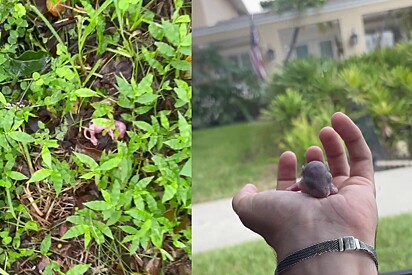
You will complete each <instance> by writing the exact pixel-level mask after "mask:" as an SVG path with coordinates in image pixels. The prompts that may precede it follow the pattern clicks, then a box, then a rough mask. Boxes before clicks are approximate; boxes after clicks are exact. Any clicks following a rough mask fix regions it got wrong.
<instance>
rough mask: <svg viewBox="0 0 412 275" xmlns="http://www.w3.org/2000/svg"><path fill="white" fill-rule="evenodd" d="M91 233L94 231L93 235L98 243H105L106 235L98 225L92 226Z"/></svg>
mask: <svg viewBox="0 0 412 275" xmlns="http://www.w3.org/2000/svg"><path fill="white" fill-rule="evenodd" d="M90 233H92V237H93V238H94V239H95V240H96V243H97V244H102V243H104V241H105V239H104V235H103V233H102V232H100V230H98V229H97V228H96V227H94V226H92V227H90Z"/></svg>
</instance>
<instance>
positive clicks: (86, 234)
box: [84, 226, 92, 248]
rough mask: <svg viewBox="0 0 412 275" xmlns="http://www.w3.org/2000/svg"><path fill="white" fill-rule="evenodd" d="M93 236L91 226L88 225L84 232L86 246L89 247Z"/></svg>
mask: <svg viewBox="0 0 412 275" xmlns="http://www.w3.org/2000/svg"><path fill="white" fill-rule="evenodd" d="M91 240H92V237H91V236H90V227H89V226H88V227H87V228H86V230H85V232H84V247H86V248H87V247H88V246H89V244H90V241H91Z"/></svg>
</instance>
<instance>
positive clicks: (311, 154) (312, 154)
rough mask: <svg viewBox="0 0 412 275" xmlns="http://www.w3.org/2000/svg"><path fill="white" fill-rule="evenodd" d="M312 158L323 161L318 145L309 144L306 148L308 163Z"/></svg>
mask: <svg viewBox="0 0 412 275" xmlns="http://www.w3.org/2000/svg"><path fill="white" fill-rule="evenodd" d="M314 160H318V161H322V162H323V153H322V149H320V148H319V147H318V146H311V147H309V148H308V150H306V162H307V163H309V162H311V161H314Z"/></svg>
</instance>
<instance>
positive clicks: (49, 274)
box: [43, 261, 60, 275]
mask: <svg viewBox="0 0 412 275" xmlns="http://www.w3.org/2000/svg"><path fill="white" fill-rule="evenodd" d="M53 270H60V265H59V263H58V262H56V261H52V262H51V263H49V264H48V265H47V266H46V268H45V269H44V271H43V275H53Z"/></svg>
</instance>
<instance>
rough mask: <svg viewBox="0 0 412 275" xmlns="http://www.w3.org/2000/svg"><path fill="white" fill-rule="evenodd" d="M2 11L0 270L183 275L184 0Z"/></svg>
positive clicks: (187, 211)
mask: <svg viewBox="0 0 412 275" xmlns="http://www.w3.org/2000/svg"><path fill="white" fill-rule="evenodd" d="M0 6H1V9H0V174H1V175H0V208H1V212H0V238H1V244H0V273H1V274H7V273H9V274H189V273H190V272H191V263H190V257H191V256H190V255H191V224H190V216H191V103H190V99H191V83H190V78H191V77H190V69H191V62H190V60H191V58H190V56H191V27H190V21H191V18H190V11H191V7H190V1H183V0H174V1H160V0H151V1H146V0H105V1H98V0H96V1H93V0H72V1H69V0H66V1H56V0H47V1H41V0H36V1H20V0H7V1H3V0H1V1H0Z"/></svg>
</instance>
